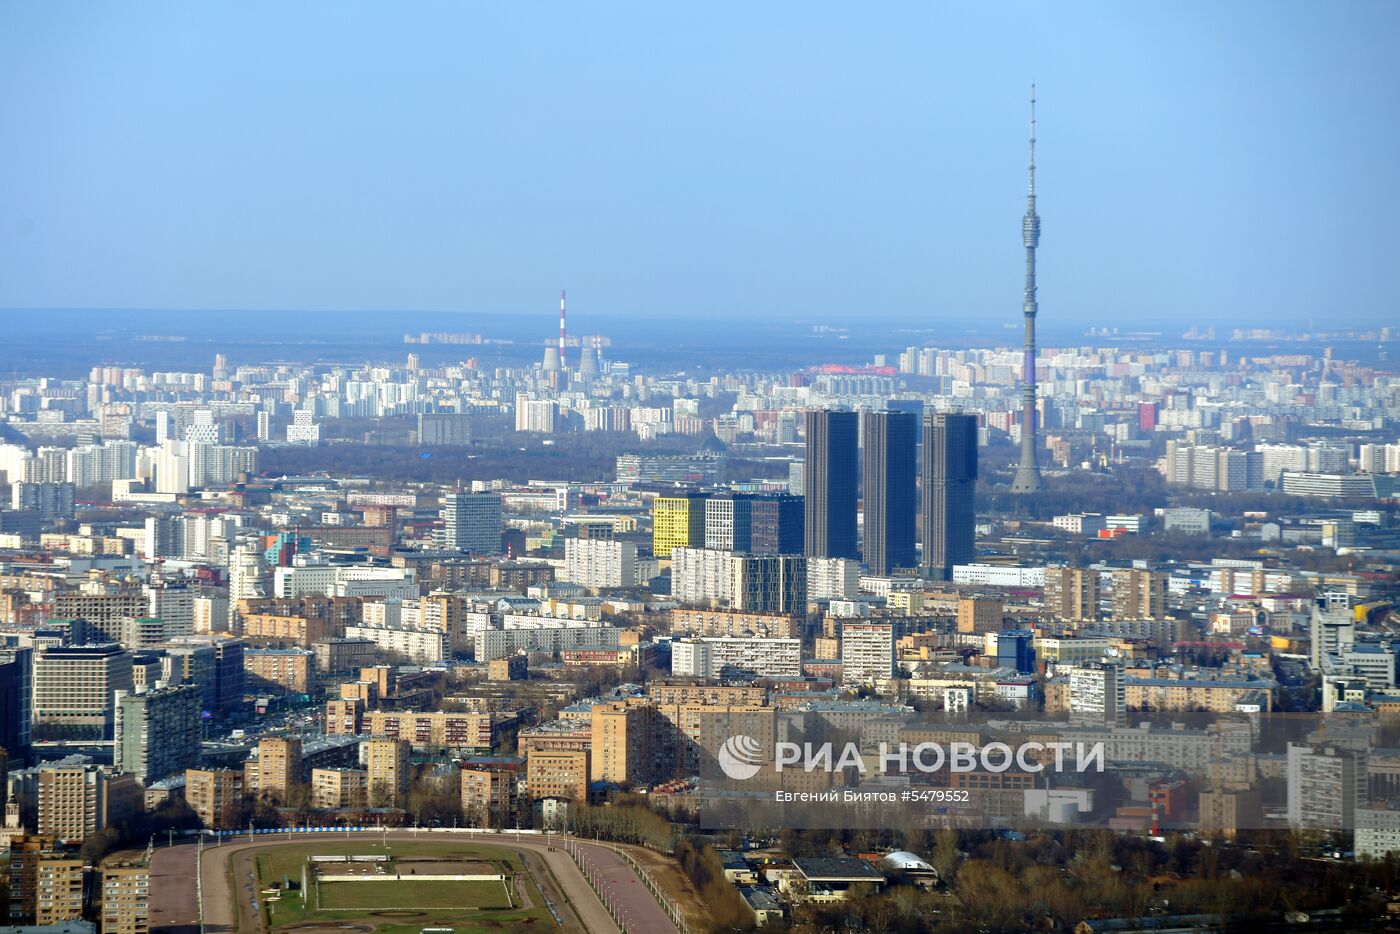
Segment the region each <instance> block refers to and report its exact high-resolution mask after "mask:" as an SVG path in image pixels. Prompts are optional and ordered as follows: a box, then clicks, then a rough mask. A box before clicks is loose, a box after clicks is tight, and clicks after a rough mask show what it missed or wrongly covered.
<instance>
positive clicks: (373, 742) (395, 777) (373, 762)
mask: <svg viewBox="0 0 1400 934" xmlns="http://www.w3.org/2000/svg"><path fill="white" fill-rule="evenodd" d="M411 748H412V747H411V745H410V744H409V742H408V740H405V739H370V740H366V741H365V743H364V752H365V755H364V762H365V772H366V773H367V774H366V777H367V779H368V781H369V803H370V806H371V807H397V806H398V805H399V803H400V802H401V801H402V800H403V797H404V795H407V794H408V787H409V784H410V782H411V780H412V775H411V773H410V772H409V760H408V755H409V752H410V750H411Z"/></svg>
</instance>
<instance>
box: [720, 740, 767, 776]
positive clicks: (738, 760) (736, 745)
mask: <svg viewBox="0 0 1400 934" xmlns="http://www.w3.org/2000/svg"><path fill="white" fill-rule="evenodd" d="M718 758H719V767H720V769H721V770H722V771H723V772H724V774H725V775H728V776H729V777H730V778H732V779H734V781H736V782H742V781H745V780H746V779H750V778H753V777H754V776H755V775H757V774H758V770H759V769H761V768H763V746H762V745H760V744H759V742H758V740H756V739H754V738H753V737H752V736H745V735H744V734H742V733H736V734H734V735H733V736H731V737H729V738H728V739H727V740H725V741H724V745H723V746H721V747H719V756H718Z"/></svg>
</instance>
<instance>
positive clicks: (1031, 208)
mask: <svg viewBox="0 0 1400 934" xmlns="http://www.w3.org/2000/svg"><path fill="white" fill-rule="evenodd" d="M1030 143H1031V144H1030V159H1029V163H1028V168H1027V173H1028V187H1027V192H1026V216H1025V217H1024V218H1022V220H1021V239H1022V241H1023V242H1024V243H1025V247H1026V288H1025V300H1024V302H1023V304H1022V306H1021V311H1022V314H1023V315H1024V316H1025V322H1026V351H1025V353H1026V355H1025V362H1024V364H1023V365H1022V368H1021V369H1022V386H1021V462H1020V463H1019V464H1018V465H1017V467H1016V476H1015V478H1014V479H1013V480H1012V481H1011V492H1012V493H1039V492H1040V491H1041V490H1042V489H1044V488H1045V485H1044V482H1043V481H1042V480H1041V478H1040V465H1039V464H1038V463H1037V462H1036V450H1035V442H1036V431H1035V427H1036V426H1035V316H1036V312H1037V311H1038V310H1039V305H1038V304H1037V301H1036V286H1035V249H1036V247H1037V246H1039V245H1040V215H1039V214H1037V213H1036V211H1035V85H1034V84H1032V85H1031V141H1030Z"/></svg>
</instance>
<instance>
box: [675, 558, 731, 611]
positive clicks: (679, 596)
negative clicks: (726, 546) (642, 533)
mask: <svg viewBox="0 0 1400 934" xmlns="http://www.w3.org/2000/svg"><path fill="white" fill-rule="evenodd" d="M733 557H734V552H732V551H717V550H715V549H711V548H673V549H672V550H671V596H672V597H673V598H675V599H676V600H679V601H680V602H681V603H688V604H694V605H699V606H705V605H709V604H714V605H728V604H729V603H730V601H732V600H733V599H734V573H733V570H732V567H731V565H732V559H733Z"/></svg>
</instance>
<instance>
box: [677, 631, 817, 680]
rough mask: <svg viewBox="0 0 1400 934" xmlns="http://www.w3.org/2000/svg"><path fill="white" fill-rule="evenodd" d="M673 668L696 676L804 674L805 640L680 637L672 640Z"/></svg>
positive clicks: (735, 676)
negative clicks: (803, 655)
mask: <svg viewBox="0 0 1400 934" xmlns="http://www.w3.org/2000/svg"><path fill="white" fill-rule="evenodd" d="M677 652H679V653H680V654H679V656H678V655H677ZM671 671H672V673H673V674H677V675H685V676H688V677H695V678H795V677H798V676H799V675H801V674H802V640H801V639H757V638H730V637H727V636H718V637H714V638H705V639H679V640H676V641H675V642H673V643H672V644H671Z"/></svg>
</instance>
